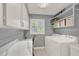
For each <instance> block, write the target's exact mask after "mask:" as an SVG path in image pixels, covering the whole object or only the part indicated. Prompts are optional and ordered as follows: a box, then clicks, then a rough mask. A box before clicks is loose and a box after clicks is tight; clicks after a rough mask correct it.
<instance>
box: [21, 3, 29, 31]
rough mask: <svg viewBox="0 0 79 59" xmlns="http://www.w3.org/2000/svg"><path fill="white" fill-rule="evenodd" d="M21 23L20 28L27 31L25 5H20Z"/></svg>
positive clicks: (27, 17)
mask: <svg viewBox="0 0 79 59" xmlns="http://www.w3.org/2000/svg"><path fill="white" fill-rule="evenodd" d="M21 11H22V13H21V15H22V16H21V19H22V20H21V21H22V27H23V29H27V30H28V29H29V15H28V10H27V6H26V5H25V4H22V5H21Z"/></svg>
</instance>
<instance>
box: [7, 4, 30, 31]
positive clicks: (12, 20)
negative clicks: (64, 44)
mask: <svg viewBox="0 0 79 59" xmlns="http://www.w3.org/2000/svg"><path fill="white" fill-rule="evenodd" d="M6 20H7V25H8V26H13V27H15V28H19V29H24V30H27V29H29V18H28V13H27V9H26V7H25V5H24V4H20V3H8V4H6Z"/></svg>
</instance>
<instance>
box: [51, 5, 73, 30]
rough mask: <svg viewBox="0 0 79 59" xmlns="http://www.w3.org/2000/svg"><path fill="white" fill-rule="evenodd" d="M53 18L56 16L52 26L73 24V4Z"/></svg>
mask: <svg viewBox="0 0 79 59" xmlns="http://www.w3.org/2000/svg"><path fill="white" fill-rule="evenodd" d="M54 18H57V20H56V21H55V23H54V25H53V26H54V27H53V28H63V27H70V26H74V4H73V5H72V6H71V7H69V8H68V9H66V10H65V11H63V12H62V13H61V14H59V15H58V16H56V17H54ZM54 18H53V20H54ZM51 23H52V22H51Z"/></svg>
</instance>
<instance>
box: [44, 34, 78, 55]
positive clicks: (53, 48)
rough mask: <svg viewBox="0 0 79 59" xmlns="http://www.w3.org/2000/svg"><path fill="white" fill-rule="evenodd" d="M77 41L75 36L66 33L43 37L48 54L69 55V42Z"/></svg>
mask: <svg viewBox="0 0 79 59" xmlns="http://www.w3.org/2000/svg"><path fill="white" fill-rule="evenodd" d="M75 43H77V38H76V37H73V36H68V35H56V36H46V37H45V47H46V50H47V54H48V55H49V56H69V55H70V49H69V45H70V44H75Z"/></svg>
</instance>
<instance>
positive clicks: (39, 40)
mask: <svg viewBox="0 0 79 59" xmlns="http://www.w3.org/2000/svg"><path fill="white" fill-rule="evenodd" d="M30 19H45V35H52V33H53V31H52V29H51V25H50V20H51V16H47V15H30ZM45 35H36V38H35V47H43V46H45ZM26 36H27V38H31V37H32V36H31V35H30V32H29V31H28V32H27V35H26Z"/></svg>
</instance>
